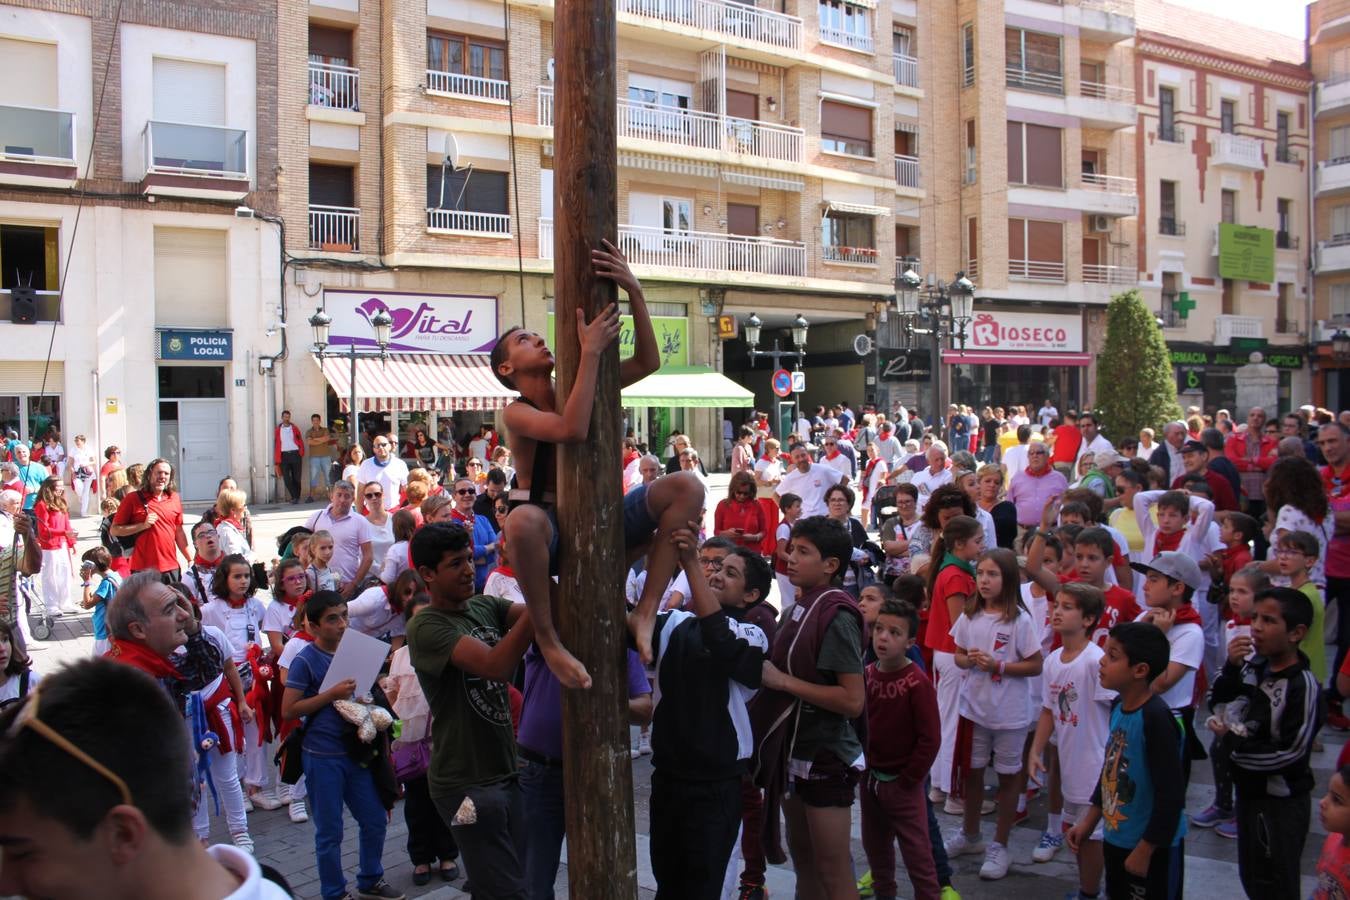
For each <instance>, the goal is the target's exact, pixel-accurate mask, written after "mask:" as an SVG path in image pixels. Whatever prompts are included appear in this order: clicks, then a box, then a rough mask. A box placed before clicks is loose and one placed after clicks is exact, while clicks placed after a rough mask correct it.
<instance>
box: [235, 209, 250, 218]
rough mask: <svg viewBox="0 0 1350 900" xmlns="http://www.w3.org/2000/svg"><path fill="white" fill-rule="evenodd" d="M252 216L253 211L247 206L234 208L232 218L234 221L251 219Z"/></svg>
mask: <svg viewBox="0 0 1350 900" xmlns="http://www.w3.org/2000/svg"><path fill="white" fill-rule="evenodd" d="M253 215H254V213H253V210H252V209H250V208H249V207H247V206H236V207H235V208H234V217H235V218H236V219H251V218H253Z"/></svg>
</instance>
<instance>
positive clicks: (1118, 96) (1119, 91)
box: [1078, 81, 1134, 104]
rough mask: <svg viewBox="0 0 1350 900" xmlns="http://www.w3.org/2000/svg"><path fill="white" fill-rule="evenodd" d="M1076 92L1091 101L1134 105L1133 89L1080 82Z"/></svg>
mask: <svg viewBox="0 0 1350 900" xmlns="http://www.w3.org/2000/svg"><path fill="white" fill-rule="evenodd" d="M1078 90H1079V92H1080V93H1082V95H1083V96H1084V97H1090V98H1092V99H1093V100H1109V101H1110V102H1112V103H1131V104H1132V103H1134V88H1128V87H1121V86H1120V85H1115V84H1102V83H1101V82H1099V81H1080V82H1079V83H1078Z"/></svg>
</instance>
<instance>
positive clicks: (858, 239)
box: [821, 210, 876, 249]
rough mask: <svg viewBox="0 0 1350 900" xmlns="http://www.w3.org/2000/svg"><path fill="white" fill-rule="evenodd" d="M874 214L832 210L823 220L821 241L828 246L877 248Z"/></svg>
mask: <svg viewBox="0 0 1350 900" xmlns="http://www.w3.org/2000/svg"><path fill="white" fill-rule="evenodd" d="M875 224H876V222H875V220H874V219H873V217H872V216H867V215H860V214H858V213H845V212H837V211H835V210H831V211H830V212H827V213H826V214H825V218H824V219H823V220H822V221H821V243H823V244H824V245H825V246H827V247H862V248H867V249H875V248H876V239H875V237H874V234H875V232H874V230H873V228H874V226H875Z"/></svg>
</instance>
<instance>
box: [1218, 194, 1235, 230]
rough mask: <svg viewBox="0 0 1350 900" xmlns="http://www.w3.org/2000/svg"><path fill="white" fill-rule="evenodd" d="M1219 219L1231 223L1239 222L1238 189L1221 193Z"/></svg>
mask: <svg viewBox="0 0 1350 900" xmlns="http://www.w3.org/2000/svg"><path fill="white" fill-rule="evenodd" d="M1219 221H1220V222H1226V223H1228V224H1229V225H1233V224H1235V223H1236V222H1237V191H1224V192H1223V193H1221V194H1220V195H1219Z"/></svg>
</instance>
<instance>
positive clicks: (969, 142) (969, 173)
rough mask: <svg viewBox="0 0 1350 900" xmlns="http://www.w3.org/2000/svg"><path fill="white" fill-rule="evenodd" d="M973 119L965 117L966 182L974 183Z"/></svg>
mask: <svg viewBox="0 0 1350 900" xmlns="http://www.w3.org/2000/svg"><path fill="white" fill-rule="evenodd" d="M976 158H977V157H976V153H975V120H974V119H966V177H965V183H966V184H974V183H975V179H976V168H975V162H976Z"/></svg>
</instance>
